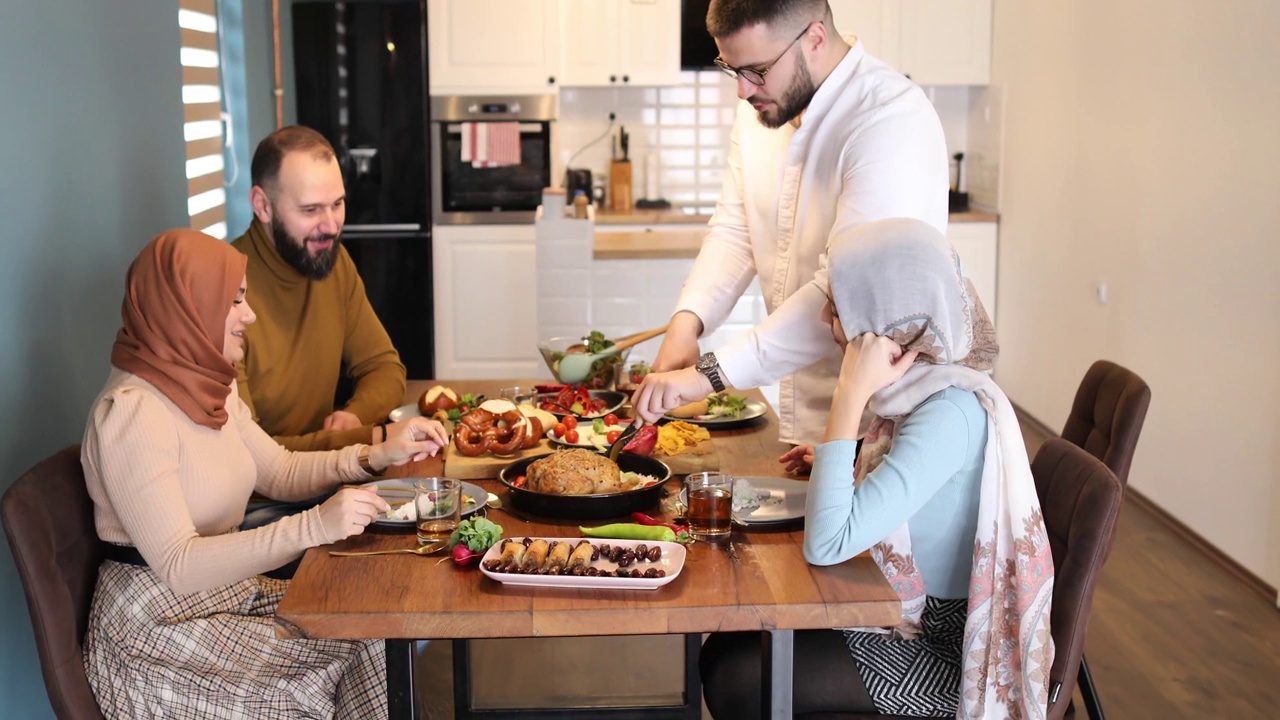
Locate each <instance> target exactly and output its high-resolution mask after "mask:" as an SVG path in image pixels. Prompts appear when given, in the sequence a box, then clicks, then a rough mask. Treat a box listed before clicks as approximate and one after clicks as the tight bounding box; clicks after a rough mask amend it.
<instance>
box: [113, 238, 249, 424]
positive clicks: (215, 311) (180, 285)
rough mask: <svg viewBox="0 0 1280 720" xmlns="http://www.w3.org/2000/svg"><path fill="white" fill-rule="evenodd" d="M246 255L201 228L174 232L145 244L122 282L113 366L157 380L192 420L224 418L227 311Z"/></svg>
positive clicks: (231, 375) (229, 372)
mask: <svg viewBox="0 0 1280 720" xmlns="http://www.w3.org/2000/svg"><path fill="white" fill-rule="evenodd" d="M247 263H248V260H247V259H246V258H245V256H244V255H241V254H240V253H239V252H237V251H236V250H235V249H234V248H232V247H231V246H230V245H228V244H227V243H224V242H222V241H221V240H217V239H215V238H212V237H209V236H208V235H205V234H204V233H202V232H199V231H196V230H169V231H168V232H164V233H161V234H160V235H159V236H157V237H156V239H154V240H152V241H151V242H150V243H147V246H146V247H144V248H143V249H142V252H141V253H139V254H138V257H137V258H136V259H135V260H134V261H133V264H132V265H130V266H129V272H128V274H127V275H126V276H125V281H124V305H123V307H122V308H121V309H120V315H121V317H122V318H123V319H124V327H122V328H120V332H118V333H117V334H116V343H115V345H114V346H113V347H112V348H111V364H112V365H114V366H116V367H118V368H120V369H121V370H124V371H125V372H130V373H133V374H134V375H137V376H138V377H141V378H142V379H143V380H146V381H147V382H149V383H151V384H152V385H155V386H156V388H158V389H159V390H160V392H162V393H164V394H165V397H167V398H169V399H170V400H172V401H173V403H174V404H175V405H177V406H178V407H180V408H182V411H183V412H185V413H186V414H187V417H189V418H191V420H192V422H195V423H197V424H200V425H204V426H205V427H209V428H213V429H214V430H217V429H219V428H221V427H222V426H223V425H225V424H226V422H227V395H228V394H229V393H230V391H231V381H232V380H234V379H235V377H236V370H235V367H234V366H233V365H232V364H231V363H229V362H227V359H226V358H225V357H223V356H222V343H223V335H224V334H225V332H226V322H227V313H228V312H230V310H231V303H232V301H233V300H235V297H236V294H237V293H238V292H239V290H240V281H241V280H243V279H244V271H245V266H246V265H247Z"/></svg>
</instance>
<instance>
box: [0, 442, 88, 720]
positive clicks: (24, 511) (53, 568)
mask: <svg viewBox="0 0 1280 720" xmlns="http://www.w3.org/2000/svg"><path fill="white" fill-rule="evenodd" d="M0 518H2V519H3V521H4V531H5V535H6V536H7V537H8V538H9V549H10V550H12V551H13V559H14V562H15V563H16V564H17V566H18V576H19V577H21V578H22V587H23V590H24V591H25V592H26V595H27V608H28V610H30V612H31V624H32V626H34V628H35V635H36V648H37V649H38V650H39V652H40V668H41V670H42V671H43V673H44V685H45V689H46V690H47V691H48V693H49V702H50V704H51V705H53V711H54V713H55V714H56V715H57V716H58V718H59V720H102V713H101V712H100V711H99V709H98V703H97V701H96V700H95V699H94V697H93V689H92V688H91V687H90V686H89V679H88V678H87V677H86V676H85V672H84V657H83V651H82V646H81V643H82V642H83V640H84V634H85V629H86V628H87V626H88V623H89V606H90V603H91V602H92V601H93V589H94V585H95V584H96V583H97V580H98V565H99V564H101V562H102V548H101V543H100V541H99V540H98V533H97V531H96V530H95V528H94V524H93V501H92V500H91V499H90V498H89V493H88V491H87V490H86V488H85V482H84V471H83V470H82V469H81V468H80V446H79V445H73V446H71V447H68V448H64V449H63V450H60V451H59V452H57V453H56V454H54V455H53V456H51V457H49V458H47V459H45V460H44V461H42V462H41V463H40V464H38V465H36V466H35V467H33V468H31V469H30V470H28V471H27V472H26V474H24V475H23V476H22V477H20V478H18V480H17V481H16V482H14V483H13V485H12V486H10V488H9V490H8V491H7V492H5V494H4V499H3V501H0Z"/></svg>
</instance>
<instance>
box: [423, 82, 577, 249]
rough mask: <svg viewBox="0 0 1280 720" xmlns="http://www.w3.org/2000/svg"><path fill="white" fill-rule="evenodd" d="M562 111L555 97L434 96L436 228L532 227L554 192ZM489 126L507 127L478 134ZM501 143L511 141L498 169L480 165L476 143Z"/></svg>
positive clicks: (433, 174) (494, 128)
mask: <svg viewBox="0 0 1280 720" xmlns="http://www.w3.org/2000/svg"><path fill="white" fill-rule="evenodd" d="M558 110H559V98H558V96H556V95H521V96H509V97H496V96H483V97H480V96H467V97H459V96H436V97H432V98H431V113H430V118H431V161H432V165H431V172H432V177H431V195H432V197H431V201H432V221H433V222H435V223H436V224H439V225H475V224H504V223H530V222H533V218H534V213H535V211H536V210H537V209H538V205H539V204H540V203H541V202H542V190H543V188H546V187H548V186H550V185H551V128H552V125H554V124H555V120H556V115H557V111H558ZM483 123H495V124H496V123H501V124H502V125H490V126H489V128H490V129H489V132H486V133H484V134H483V135H481V134H478V133H477V132H476V130H477V128H478V126H479V125H480V124H483ZM517 131H518V137H517V136H516V133H517ZM499 136H501V137H503V138H504V140H503V142H505V145H503V148H502V157H501V159H500V160H499V162H498V163H497V164H496V165H494V164H492V163H489V162H479V161H477V160H476V159H475V157H476V152H477V151H478V150H477V148H476V147H475V143H476V138H477V137H499ZM469 144H470V146H469V147H468V145H469ZM513 145H514V146H518V152H512V150H513V149H514V148H513ZM516 155H518V159H517V158H516ZM464 158H467V159H464Z"/></svg>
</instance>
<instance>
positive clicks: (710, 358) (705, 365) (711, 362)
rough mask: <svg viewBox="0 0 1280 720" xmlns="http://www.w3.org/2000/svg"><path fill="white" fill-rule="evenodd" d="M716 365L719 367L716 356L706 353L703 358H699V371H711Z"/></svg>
mask: <svg viewBox="0 0 1280 720" xmlns="http://www.w3.org/2000/svg"><path fill="white" fill-rule="evenodd" d="M716 365H717V363H716V356H715V355H712V354H711V353H706V354H704V355H703V356H702V357H700V358H698V369H699V370H710V369H711V368H713V367H715V366H716Z"/></svg>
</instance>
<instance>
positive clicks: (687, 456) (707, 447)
mask: <svg viewBox="0 0 1280 720" xmlns="http://www.w3.org/2000/svg"><path fill="white" fill-rule="evenodd" d="M653 457H654V459H656V460H661V461H662V462H664V463H666V464H667V467H669V468H671V474H672V475H688V474H689V473H696V472H715V471H716V470H719V469H720V454H719V453H717V452H716V446H715V443H713V442H711V441H709V440H703V441H702V442H700V443H698V444H697V445H694V446H693V447H691V448H689V449H688V450H685V451H684V452H682V453H680V454H679V455H656V454H655V455H654V456H653Z"/></svg>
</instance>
